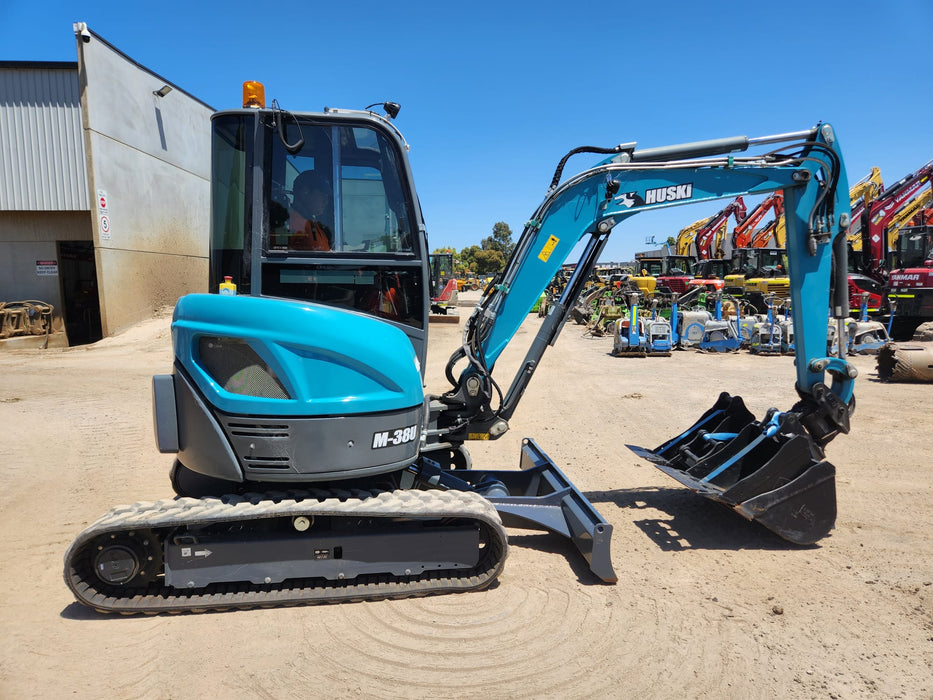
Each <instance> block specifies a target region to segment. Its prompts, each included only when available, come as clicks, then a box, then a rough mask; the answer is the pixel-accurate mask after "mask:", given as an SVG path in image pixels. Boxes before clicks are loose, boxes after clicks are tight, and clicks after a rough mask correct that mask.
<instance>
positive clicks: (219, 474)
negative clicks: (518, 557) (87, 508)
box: [64, 83, 855, 614]
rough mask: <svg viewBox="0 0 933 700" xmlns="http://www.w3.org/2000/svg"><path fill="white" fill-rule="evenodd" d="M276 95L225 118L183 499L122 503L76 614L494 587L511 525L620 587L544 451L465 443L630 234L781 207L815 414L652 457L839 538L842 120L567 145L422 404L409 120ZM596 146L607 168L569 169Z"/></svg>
mask: <svg viewBox="0 0 933 700" xmlns="http://www.w3.org/2000/svg"><path fill="white" fill-rule="evenodd" d="M264 103H265V101H264V96H263V95H262V86H261V85H259V84H256V83H246V84H245V85H244V107H243V108H242V109H236V110H229V111H221V112H218V113H216V114H215V115H214V116H213V118H212V132H213V146H212V161H213V162H212V197H211V199H212V202H211V204H212V210H211V213H212V217H211V246H210V289H211V290H212V291H211V293H209V294H191V295H187V296H184V297H182V298H181V299H179V301H178V304H177V306H176V308H175V312H174V317H173V321H172V339H173V346H174V367H173V370H172V373H171V374H165V375H158V376H155V377H154V378H153V402H154V422H155V433H156V441H157V445H158V448H159V449H160V451H162V452H164V453H170V454H174V455H175V456H176V459H175V462H174V465H173V467H172V471H171V483H172V485H173V487H174V490H175V492H176V493H177V497H176V498H173V499H166V500H163V501H159V502H155V503H136V504H133V505H131V506H125V507H119V508H115V509H113V510H112V511H110V512H109V513H107V514H106V515H104V516H103V517H102V518H100V519H99V520H98V521H96V522H95V523H93V524H92V525H90V526H89V527H88V528H87V529H86V530H85V531H84V532H82V533H81V534H80V535H79V536H78V537H77V539H76V540H75V541H74V543H73V544H72V545H71V547H70V548H69V550H68V552H67V553H66V555H65V570H64V577H65V581H66V583H67V585H68V586H69V587H70V589H71V590H72V591H73V593H74V595H75V596H76V598H77V600H78V601H79V602H81V603H83V604H85V605H87V606H90V607H92V608H94V609H97V610H99V611H104V612H119V613H125V614H133V613H159V612H177V611H202V610H219V609H231V608H239V607H252V606H268V605H292V604H301V603H313V602H325V601H326V602H332V601H345V600H366V599H381V598H397V597H406V596H419V595H426V594H433V593H446V592H455V591H467V590H477V589H483V588H485V587H487V586H489V585H490V583H492V582H493V581H494V580H495V579H496V577H497V576H498V574H499V572H500V571H501V570H502V568H503V565H504V563H505V558H506V554H507V551H508V541H507V535H506V531H505V528H506V527H519V528H531V529H540V530H545V531H549V532H552V533H555V534H557V535H561V536H563V537H566V538H569V539H570V540H571V541H572V542H573V544H574V545H575V547H576V549H577V550H578V551H579V553H580V555H581V556H582V557H584V558H585V560H586V561H587V563H588V565H589V567H590V569H591V571H592V573H593V576H594V581H595V580H601V581H605V582H614V581H616V574H615V572H614V570H613V565H612V560H611V556H610V539H611V535H612V526H611V525H610V524H609V523H608V522H606V520H605V519H604V518H603V517H602V516H601V515H600V514H599V513H598V512H597V511H596V509H595V508H594V507H593V505H592V504H591V503H590V502H589V501H588V500H587V498H586V497H585V496H584V494H583V493H581V492H580V490H579V489H578V488H577V487H576V486H574V484H573V483H572V482H571V481H570V480H569V479H568V478H567V477H566V476H565V475H564V474H563V473H562V472H561V470H560V469H559V468H558V466H557V465H556V464H554V462H553V461H552V460H551V459H550V458H549V457H548V456H547V455H546V454H545V453H544V452H543V450H542V449H541V448H540V447H539V446H538V445H537V444H536V443H535V442H534V441H533V440H531V439H525V440H524V441H523V446H522V448H521V455H520V459H519V465H518V466H519V468H518V469H514V468H513V469H503V470H478V469H473V468H472V464H471V459H470V454H469V452H468V450H467V449H466V447H465V444H466V443H467V442H468V441H471V440H494V439H496V438H498V437H500V436H501V435H503V434H504V433H505V432H506V431H507V430H508V429H509V419H510V418H511V416H512V414H513V412H514V411H515V408H516V406H517V405H518V403H519V400H520V399H521V396H522V394H523V392H524V390H525V387H526V386H527V385H528V382H529V381H530V379H531V377H532V375H533V374H534V372H535V370H536V368H537V367H538V365H539V363H540V360H541V358H542V356H543V354H544V352H545V350H546V349H547V347H548V346H549V345H550V344H553V343H554V342H555V340H556V338H557V336H558V333H559V332H560V329H561V327H562V326H563V324H564V322H565V321H566V319H567V316H568V314H569V312H570V310H571V309H572V308H573V304H574V301H575V299H576V298H577V297H578V296H579V294H580V292H581V291H582V289H583V286H584V284H585V281H586V279H587V278H588V277H589V275H590V272H591V270H592V269H593V267H594V265H595V263H596V261H597V260H598V258H599V255H600V253H601V251H602V250H603V248H604V246H605V243H606V240H607V238H608V236H609V235H610V233H611V232H612V230H613V229H614V228H615V226H616V225H618V224H620V223H621V222H622V221H624V220H625V219H627V218H628V217H630V216H632V215H634V214H637V213H639V212H641V211H646V210H651V209H657V208H661V207H668V206H674V205H680V204H687V203H691V202H698V201H705V200H711V199H717V198H724V197H735V196H737V195H740V194H746V193H748V194H760V193H768V192H772V191H776V190H782V191H783V192H784V197H785V201H786V202H787V212H788V215H787V232H788V233H787V247H788V255H789V258H790V274H791V287H792V288H791V294H792V297H793V304H792V309H793V313H794V326H795V329H796V333H797V335H796V354H797V390H798V393H799V395H800V401H799V403H798V404H796V405H795V406H794V407H792V408H791V409H790V410H788V411H786V412H781V411H777V410H776V409H774V410H772V411H771V412H769V414H768V415H767V416H765V418H764V419H762V420H756V419H755V418H754V416H752V415H751V414H750V413H749V412H748V411H747V410H746V409H745V408H744V406H743V405H742V401H741V399H740V398H738V397H730V396H727V395H723V396H722V397H721V398H720V399H719V400H718V401H717V402H716V404H715V405H714V406H713V408H711V409H710V410H709V411H707V412H706V413H705V414H704V415H703V416H702V417H701V418H700V419H699V421H697V422H696V423H695V424H694V426H693V427H691V428H689V429H688V430H687V431H685V432H683V433H681V434H680V435H679V436H678V437H676V438H674V439H673V440H671V441H669V442H668V443H666V444H664V445H662V446H660V447H658V448H655V449H643V448H634V449H635V450H636V452H638V454H641V455H643V456H644V457H646V458H647V459H649V460H651V461H653V462H655V463H656V464H657V466H658V467H660V468H661V469H662V470H664V471H665V472H667V473H668V474H670V475H671V476H672V477H674V478H675V479H677V480H678V481H680V482H681V483H683V484H684V485H686V486H687V487H688V488H691V489H693V490H695V491H696V492H698V493H700V494H701V495H704V496H706V497H708V498H710V499H712V500H715V501H719V502H721V503H724V504H726V505H728V506H730V507H732V508H734V509H735V510H737V511H738V512H739V513H740V514H742V515H743V516H745V517H746V518H749V519H752V520H756V521H758V522H760V523H762V524H763V525H765V526H766V527H768V528H770V529H771V530H773V531H774V532H776V533H777V534H779V535H781V536H783V537H785V538H787V539H789V540H791V541H793V542H800V543H808V542H813V541H816V540H817V539H819V538H820V537H822V536H824V535H825V534H827V533H828V532H829V530H830V529H831V528H832V527H833V524H834V521H835V493H834V476H833V474H834V468H833V466H832V465H831V464H830V463H829V462H827V461H825V459H824V454H823V449H824V447H825V445H826V444H827V443H828V442H829V441H830V440H831V439H832V438H833V437H834V436H835V435H836V434H837V433H839V432H847V431H848V420H849V415H850V413H851V411H852V409H853V407H854V399H853V396H852V380H853V378H854V376H855V370H854V369H853V368H852V367H851V366H850V365H848V364H847V363H846V362H845V361H844V360H843V359H841V358H842V357H844V354H843V353H840V354H839V357H827V356H826V354H827V353H826V323H827V313H828V311H829V310H830V309H832V312H833V315H834V317H835V318H837V319H839V323H842V321H843V319H845V318H846V317H847V316H848V308H847V306H846V298H845V292H846V285H845V271H846V263H845V250H846V247H845V241H846V236H845V231H846V227H847V225H848V215H849V205H848V194H847V193H848V185H847V183H846V175H845V169H844V166H843V161H842V157H841V154H840V151H839V147H838V144H837V142H836V137H835V133H834V131H833V129H832V127H831V126H830V125H828V124H819V125H817V126H815V127H813V128H811V129H807V130H804V131H799V132H794V133H787V134H780V135H776V136H767V137H761V138H746V137H733V138H725V139H716V140H712V141H700V142H695V143H688V144H680V145H675V146H665V147H659V148H647V149H639V148H638V147H637V144H635V143H624V144H621V145H617V146H613V147H609V148H594V147H581V148H577V149H574V150H572V151H570V152H569V153H568V154H567V156H565V157H564V158H563V159H562V160H561V161H560V163H559V165H558V166H557V169H556V172H555V174H554V176H553V180H552V181H551V183H550V186H549V187H548V188H547V192H546V194H545V197H544V200H543V202H542V203H541V205H540V206H539V207H538V209H537V210H536V211H535V212H534V214H533V215H532V217H531V219H530V221H529V222H528V224H527V225H526V226H525V229H524V231H523V233H522V235H521V238H520V240H519V241H518V243H517V245H516V248H515V251H514V253H513V254H512V256H511V258H510V259H509V261H508V263H507V265H506V267H505V269H504V271H503V272H502V273H500V274H499V275H497V276H496V278H495V279H494V280H493V281H492V283H490V284H489V285H488V286H487V287H486V289H485V290H484V292H483V295H482V298H481V300H480V302H479V303H478V305H477V307H476V308H475V309H474V311H473V312H472V315H470V317H469V318H468V319H467V320H466V322H465V327H464V332H463V342H462V345H461V347H459V348H457V349H456V350H455V351H454V352H453V354H452V355H451V357H450V360H449V361H448V364H447V367H446V376H447V378H448V379H449V381H450V385H451V386H450V389H449V391H447V392H446V393H443V394H441V395H427V396H426V395H424V392H423V380H424V367H425V362H426V357H425V352H426V348H427V334H428V316H429V308H430V293H429V284H428V281H429V267H428V261H429V254H428V251H429V248H428V242H427V235H426V231H425V226H424V222H423V220H422V214H421V208H420V205H419V202H418V198H417V196H416V194H415V187H414V181H413V179H412V174H411V170H410V168H409V163H408V159H407V155H406V153H407V150H408V146H407V144H406V142H405V140H404V138H403V137H402V135H401V133H400V132H399V131H398V129H397V128H396V127H395V126H394V124H393V121H392V120H393V119H394V118H395V116H396V114H397V113H398V109H399V107H398V105H397V104H395V103H391V102H386V103H383V104H382V105H381V106H379V107H378V108H377V111H373V110H372V109H370V108H367V109H366V110H336V109H327V110H325V111H324V112H321V113H292V112H286V111H284V110H282V109H279V108H278V107H277V106H276V104H275V103H273V108H271V109H269V108H266V107H265V104H264ZM375 106H376V105H371V107H375ZM381 112H384V114H382V113H381ZM751 151H757V154H755V155H753V154H751V153H749V154H748V155H745V154H744V153H745V152H751ZM579 153H591V154H593V153H595V154H598V155H599V156H601V157H602V160H601V161H600V162H598V163H597V164H596V165H594V166H592V167H589V168H587V169H585V170H583V171H581V172H579V173H577V174H575V175H573V176H571V177H567V178H564V177H563V170H564V167H565V165H566V163H567V161H568V159H569V158H570V157H571V156H574V155H576V154H579ZM739 154H741V155H739ZM581 241H585V243H584V245H582V246H580V247H579V248H578V246H577V244H578V243H580V242H581ZM575 249H577V250H580V249H582V254H581V258H580V260H579V262H578V264H577V266H576V268H575V272H574V273H573V276H572V277H571V279H570V280H569V281H568V283H567V285H566V287H565V289H564V291H563V293H562V294H561V296H560V298H559V299H557V300H556V301H555V302H554V303H553V304H551V305H550V306H549V309H548V313H547V316H546V317H545V318H544V319H543V321H541V323H540V327H539V330H538V331H537V334H536V337H535V339H534V341H533V342H532V343H531V346H530V348H529V349H528V351H527V354H526V357H525V360H524V362H523V363H522V365H521V367H520V369H519V371H518V372H517V374H516V376H515V377H514V378H513V380H512V382H511V384H510V386H509V387H508V388H507V389H506V390H505V391H503V390H502V389H501V388H500V386H499V384H498V383H497V381H496V380H495V379H494V378H493V370H494V367H495V365H496V361H497V359H498V358H499V356H500V354H501V353H502V351H503V349H504V348H505V347H506V346H507V344H508V343H509V342H510V340H511V339H512V337H513V336H514V334H515V332H516V331H517V330H518V328H519V326H520V325H521V323H522V322H523V321H524V320H525V319H526V318H527V316H528V313H529V311H530V310H531V308H532V306H533V305H534V303H535V302H536V301H537V299H538V297H539V295H540V293H541V291H542V290H543V289H545V287H546V286H547V284H548V282H549V281H550V280H551V279H552V278H553V277H554V275H555V274H556V273H557V272H558V270H559V269H560V268H561V265H562V263H563V262H564V261H565V260H566V259H567V257H568V256H569V255H570V253H571V252H572V251H574V250H575ZM840 273H841V274H842V281H841V283H840V281H839V279H838V275H839V274H840ZM831 288H832V290H833V295H832V299H831V294H830V291H831ZM840 295H841V296H840ZM843 336H844V334H843V333H839V337H843ZM830 380H831V383H828V382H830ZM612 486H613V485H612V484H608V485H607V488H611V487H612Z"/></svg>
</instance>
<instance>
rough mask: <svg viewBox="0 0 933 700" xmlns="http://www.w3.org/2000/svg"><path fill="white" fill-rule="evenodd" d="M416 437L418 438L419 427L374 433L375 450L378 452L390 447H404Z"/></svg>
mask: <svg viewBox="0 0 933 700" xmlns="http://www.w3.org/2000/svg"><path fill="white" fill-rule="evenodd" d="M416 437H418V426H417V425H410V426H408V427H407V428H399V429H398V430H383V431H380V432H378V433H373V449H374V450H376V449H379V448H380V447H388V446H389V445H392V446H395V445H404V444H405V443H406V442H411V441H412V440H414V439H415V438H416Z"/></svg>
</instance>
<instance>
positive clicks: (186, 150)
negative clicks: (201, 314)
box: [0, 23, 213, 349]
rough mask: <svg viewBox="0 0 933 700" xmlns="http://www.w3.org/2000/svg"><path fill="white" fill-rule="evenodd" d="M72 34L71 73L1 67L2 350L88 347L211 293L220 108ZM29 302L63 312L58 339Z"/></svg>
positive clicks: (67, 68) (81, 31)
mask: <svg viewBox="0 0 933 700" xmlns="http://www.w3.org/2000/svg"><path fill="white" fill-rule="evenodd" d="M74 28H75V40H76V46H77V59H78V60H77V61H76V62H75V63H48V62H20V61H5V62H0V349H2V347H3V346H4V345H7V346H24V345H25V346H30V345H32V346H49V345H64V344H66V343H67V344H71V345H75V344H81V343H86V342H93V341H94V340H97V339H99V338H100V337H105V336H108V335H112V334H114V333H117V332H119V331H121V330H123V329H125V328H127V327H129V326H131V325H132V324H134V323H136V322H138V321H140V320H142V319H145V318H148V317H150V316H151V315H152V313H153V312H154V311H156V310H157V309H160V308H162V307H164V306H167V305H172V304H174V302H175V301H176V300H177V299H178V297H179V296H181V295H183V294H186V293H189V292H196V291H206V290H207V259H208V237H209V225H210V222H209V218H210V215H209V212H210V209H209V197H210V115H211V114H212V112H213V110H212V108H211V107H210V106H209V105H206V104H204V103H203V102H201V101H200V100H198V99H197V98H196V97H193V96H192V95H189V94H188V93H186V92H185V91H184V90H182V89H181V88H179V87H178V86H177V85H175V84H173V83H171V82H170V81H168V80H166V79H164V78H162V77H160V76H158V75H156V74H155V73H153V72H152V71H150V70H148V69H146V68H145V67H144V66H141V65H139V64H138V63H136V62H135V61H133V60H132V59H131V58H129V57H128V56H127V55H126V54H124V53H122V52H121V51H119V50H118V49H117V48H115V47H114V46H112V45H111V44H109V43H108V42H107V41H105V40H104V39H102V38H100V37H99V36H97V35H96V34H94V33H93V32H91V31H90V30H89V29H88V28H87V27H86V26H85V25H84V24H83V23H78V24H75V27H74ZM17 302H20V303H17ZM22 302H41V303H42V304H44V305H46V307H47V306H48V305H50V306H51V307H53V308H54V311H53V312H52V320H51V324H50V325H51V328H52V331H53V333H52V334H51V335H50V336H48V337H45V336H41V337H40V336H37V335H35V332H36V330H35V327H33V328H32V329H31V333H32V335H30V334H29V333H30V330H28V329H27V330H24V319H25V320H28V318H27V317H28V315H29V313H31V312H30V311H29V310H30V309H33V310H34V309H36V308H40V305H36V304H33V305H32V306H30V305H28V304H26V305H24V304H23V303H22ZM24 309H26V310H27V311H26V313H24V311H23V310H24ZM33 326H35V324H33Z"/></svg>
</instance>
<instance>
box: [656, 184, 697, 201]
mask: <svg viewBox="0 0 933 700" xmlns="http://www.w3.org/2000/svg"><path fill="white" fill-rule="evenodd" d="M692 196H693V183H692V182H688V183H687V184H686V185H672V186H671V187H656V188H654V189H653V190H647V191H646V192H645V204H662V203H663V202H677V201H680V200H681V199H690V198H691V197H692Z"/></svg>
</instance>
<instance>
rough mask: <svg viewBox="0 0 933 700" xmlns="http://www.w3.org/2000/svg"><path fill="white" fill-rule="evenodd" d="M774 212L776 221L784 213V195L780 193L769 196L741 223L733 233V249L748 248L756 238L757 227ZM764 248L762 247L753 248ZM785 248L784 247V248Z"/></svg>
mask: <svg viewBox="0 0 933 700" xmlns="http://www.w3.org/2000/svg"><path fill="white" fill-rule="evenodd" d="M772 210H773V211H774V215H775V220H777V218H779V217H780V216H781V215H782V214H783V213H784V195H783V194H782V193H781V192H780V191H778V192H773V193H772V194H770V195H768V196H767V197H766V198H765V199H763V200H762V201H761V203H760V204H759V205H758V206H757V207H755V208H754V209H753V210H752V211H751V213H750V214H749V215H748V216H746V217H745V219H744V220H742V222H741V223H739V224H738V225H737V226H736V227H735V229H733V231H732V247H733V248H748V247H749V246H751V245H752V241H753V240H754V239H755V238H756V236H753V234H754V232H755V227H756V226H757V225H758V224H759V223H761V220H762V219H763V218H765V216H766V215H767V214H768V212H770V211H772ZM753 247H759V248H760V247H762V246H753ZM782 247H783V246H782Z"/></svg>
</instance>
